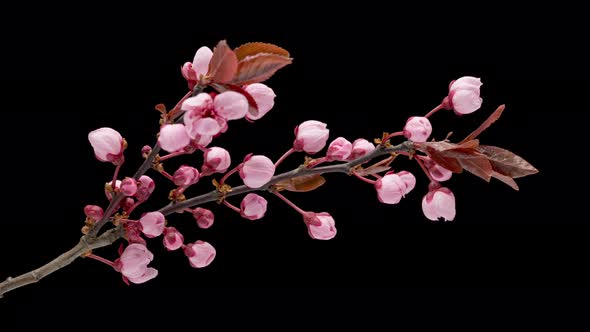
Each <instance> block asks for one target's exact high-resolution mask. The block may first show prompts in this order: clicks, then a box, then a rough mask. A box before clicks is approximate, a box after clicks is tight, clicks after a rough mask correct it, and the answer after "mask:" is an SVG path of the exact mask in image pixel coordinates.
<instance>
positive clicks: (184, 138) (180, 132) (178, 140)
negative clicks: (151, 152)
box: [158, 123, 191, 152]
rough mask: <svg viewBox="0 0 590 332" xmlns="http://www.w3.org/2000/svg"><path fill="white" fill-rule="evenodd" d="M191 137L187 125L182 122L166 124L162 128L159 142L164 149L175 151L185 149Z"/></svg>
mask: <svg viewBox="0 0 590 332" xmlns="http://www.w3.org/2000/svg"><path fill="white" fill-rule="evenodd" d="M190 141H191V139H190V137H189V136H188V133H187V131H186V127H185V126H184V125H182V124H180V123H178V124H169V125H164V126H163V127H162V128H161V129H160V137H159V138H158V143H160V146H161V147H162V149H164V150H165V151H168V152H175V151H178V150H182V149H184V148H185V147H186V146H187V145H188V144H189V143H190Z"/></svg>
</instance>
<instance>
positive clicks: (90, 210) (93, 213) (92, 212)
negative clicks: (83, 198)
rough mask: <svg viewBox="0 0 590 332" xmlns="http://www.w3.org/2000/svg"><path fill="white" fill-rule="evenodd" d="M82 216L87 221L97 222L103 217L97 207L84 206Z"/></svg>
mask: <svg viewBox="0 0 590 332" xmlns="http://www.w3.org/2000/svg"><path fill="white" fill-rule="evenodd" d="M84 214H85V215H86V217H87V218H88V219H92V220H94V221H98V220H100V219H102V217H103V216H104V211H103V210H102V208H101V207H100V206H98V205H86V206H85V207H84Z"/></svg>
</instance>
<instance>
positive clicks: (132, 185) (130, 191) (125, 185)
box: [120, 178, 137, 196]
mask: <svg viewBox="0 0 590 332" xmlns="http://www.w3.org/2000/svg"><path fill="white" fill-rule="evenodd" d="M120 190H121V192H122V193H123V195H125V196H133V195H135V193H136V192H137V181H135V179H132V178H125V179H123V181H121V187H120Z"/></svg>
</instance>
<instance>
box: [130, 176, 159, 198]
mask: <svg viewBox="0 0 590 332" xmlns="http://www.w3.org/2000/svg"><path fill="white" fill-rule="evenodd" d="M154 189H156V184H155V183H154V180H152V178H150V177H149V176H147V175H142V176H140V177H139V180H138V184H137V192H136V193H135V198H137V200H138V201H140V202H145V201H147V199H148V198H149V197H150V195H151V194H152V193H153V192H154Z"/></svg>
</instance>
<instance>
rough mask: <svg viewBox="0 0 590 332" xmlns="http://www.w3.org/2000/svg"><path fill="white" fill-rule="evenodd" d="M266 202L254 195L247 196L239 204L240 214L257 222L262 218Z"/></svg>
mask: <svg viewBox="0 0 590 332" xmlns="http://www.w3.org/2000/svg"><path fill="white" fill-rule="evenodd" d="M266 205H267V201H266V199H264V197H262V196H259V195H256V194H252V193H250V194H248V195H246V197H244V199H243V200H242V203H241V204H240V214H241V215H242V217H244V218H246V219H250V220H257V219H260V218H262V217H264V214H265V213H266Z"/></svg>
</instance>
